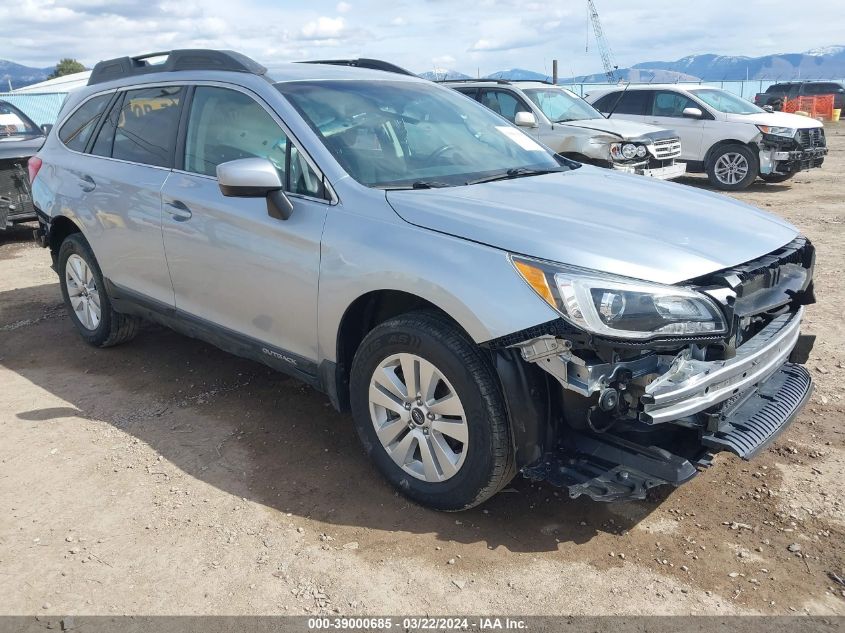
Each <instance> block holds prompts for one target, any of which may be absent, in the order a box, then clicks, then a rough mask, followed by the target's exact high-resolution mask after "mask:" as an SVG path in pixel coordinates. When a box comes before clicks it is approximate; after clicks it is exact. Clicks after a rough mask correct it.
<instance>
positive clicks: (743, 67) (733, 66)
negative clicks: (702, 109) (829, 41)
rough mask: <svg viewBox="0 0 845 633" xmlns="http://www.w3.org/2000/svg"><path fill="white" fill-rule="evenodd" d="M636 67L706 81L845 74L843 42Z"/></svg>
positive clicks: (646, 63) (823, 76)
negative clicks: (797, 50)
mask: <svg viewBox="0 0 845 633" xmlns="http://www.w3.org/2000/svg"><path fill="white" fill-rule="evenodd" d="M633 68H635V69H646V70H653V69H660V70H672V71H676V72H681V73H685V74H687V75H694V76H696V77H699V78H701V79H704V80H706V81H718V80H721V79H725V80H729V79H746V78H748V79H769V80H777V79H781V80H786V79H832V78H837V79H838V78H842V77H845V46H824V47H820V48H814V49H812V50H809V51H806V52H804V53H781V54H777V55H764V56H762V57H745V56H735V55H712V54H706V55H689V56H687V57H682V58H681V59H679V60H676V61H673V62H665V61H656V62H643V63H641V64H634V66H633Z"/></svg>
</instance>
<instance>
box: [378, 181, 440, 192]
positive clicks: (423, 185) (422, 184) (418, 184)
mask: <svg viewBox="0 0 845 633" xmlns="http://www.w3.org/2000/svg"><path fill="white" fill-rule="evenodd" d="M376 186H378V185H376ZM442 187H454V185H450V184H449V183H448V182H439V181H437V180H416V181H414V182H412V183H411V184H410V185H385V186H383V187H379V189H384V190H387V191H403V190H407V189H440V188H442Z"/></svg>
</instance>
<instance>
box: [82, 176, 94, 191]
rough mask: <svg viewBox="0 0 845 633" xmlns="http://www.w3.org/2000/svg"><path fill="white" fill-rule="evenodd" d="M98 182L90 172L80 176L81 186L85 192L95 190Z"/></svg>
mask: <svg viewBox="0 0 845 633" xmlns="http://www.w3.org/2000/svg"><path fill="white" fill-rule="evenodd" d="M96 186H97V183H95V182H94V179H93V178H91V176H89V175H88V174H85V175H84V176H80V177H79V188H80V189H82V191H84V192H86V193H87V192H89V191H94V189H95V188H96Z"/></svg>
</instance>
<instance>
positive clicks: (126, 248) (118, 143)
mask: <svg viewBox="0 0 845 633" xmlns="http://www.w3.org/2000/svg"><path fill="white" fill-rule="evenodd" d="M184 94H185V88H184V87H182V86H150V87H145V88H138V89H134V90H127V91H123V92H119V93H117V95H116V98H115V99H114V100H113V101H112V103H111V107H110V109H109V111H108V112H107V114H106V115H105V116H104V117H103V120H102V122H101V123H100V125H99V129H98V131H97V132H96V133H95V136H94V138H93V139H92V140H91V142H90V144H89V151H88V156H87V157H86V159H85V162H80V163H79V164H78V166H77V169H78V170H79V174H78V178H79V183H78V186H79V188H80V189H81V190H82V191H84V192H85V197H86V204H85V208H86V210H87V212H88V213H90V214H91V216H92V217H93V218H95V219H96V222H95V223H93V226H95V227H96V228H95V229H94V230H93V231H91V232H90V235H89V241H91V243H92V247H93V248H94V252H95V254H96V256H97V260H98V261H99V263H100V266H101V268H102V270H103V274H104V275H105V277H106V278H108V279H109V280H110V281H111V282H112V283H114V284H115V285H117V286H118V287H119V288H120V289H122V290H128V291H131V292H132V293H135V294H139V295H143V296H144V297H146V298H150V299H154V300H155V301H157V302H160V303H162V304H165V305H168V306H171V307H172V306H173V302H174V298H173V285H172V284H171V282H170V274H169V272H168V269H167V261H166V260H165V257H164V246H163V244H162V238H161V188H162V186H163V185H164V182H165V180H166V179H167V176H168V174H169V173H170V169H171V168H172V166H173V154H174V149H175V146H176V135H177V130H178V127H179V118H180V112H181V106H182V102H183V100H184Z"/></svg>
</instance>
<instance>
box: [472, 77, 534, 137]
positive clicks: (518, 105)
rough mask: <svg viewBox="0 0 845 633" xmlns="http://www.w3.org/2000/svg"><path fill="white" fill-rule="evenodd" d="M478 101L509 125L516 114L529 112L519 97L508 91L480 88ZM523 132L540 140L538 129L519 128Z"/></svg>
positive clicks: (514, 119) (528, 108)
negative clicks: (504, 119) (505, 120)
mask: <svg viewBox="0 0 845 633" xmlns="http://www.w3.org/2000/svg"><path fill="white" fill-rule="evenodd" d="M478 100H479V101H480V102H481V105H483V106H485V107H487V108H490V109H491V110H493V112H495V113H496V114H498V115H500V116H503V117H504V118H506V119H507V120H508V121H510V122H511V123H515V122H516V113H517V112H531V107H530V106H529V105H528V104H527V103H525V101H523V99H522V98H521V97H519V96H518V95H516V94H514V93H513V92H511V91H510V90H502V89H500V88H482V89H481V90H480V92H479V97H478ZM520 129H521V130H522V131H523V132H525V133H527V134H530V135H531V136H533V137H534V138H538V139H539V138H540V128H539V127H536V128H529V127H524V128H520Z"/></svg>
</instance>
